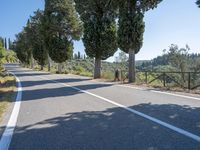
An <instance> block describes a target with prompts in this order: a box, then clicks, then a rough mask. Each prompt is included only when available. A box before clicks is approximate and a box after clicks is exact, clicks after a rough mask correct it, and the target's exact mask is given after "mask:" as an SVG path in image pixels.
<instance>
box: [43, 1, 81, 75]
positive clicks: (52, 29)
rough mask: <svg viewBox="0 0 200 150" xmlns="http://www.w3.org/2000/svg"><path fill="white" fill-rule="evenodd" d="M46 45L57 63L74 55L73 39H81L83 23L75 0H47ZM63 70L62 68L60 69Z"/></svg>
mask: <svg viewBox="0 0 200 150" xmlns="http://www.w3.org/2000/svg"><path fill="white" fill-rule="evenodd" d="M44 12H45V23H44V27H45V30H46V33H45V45H46V48H47V49H48V51H49V55H50V57H51V59H52V60H53V61H55V62H57V63H62V62H65V61H66V60H67V59H69V58H71V57H72V54H73V40H79V38H80V36H81V33H82V24H81V22H80V20H79V18H78V14H77V13H76V10H75V6H74V1H73V0H63V1H58V0H45V11H44ZM58 71H59V72H61V70H60V69H58Z"/></svg>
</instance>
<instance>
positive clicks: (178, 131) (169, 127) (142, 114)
mask: <svg viewBox="0 0 200 150" xmlns="http://www.w3.org/2000/svg"><path fill="white" fill-rule="evenodd" d="M38 77H39V76H38ZM39 78H41V79H45V80H49V81H52V82H54V83H59V84H61V85H64V86H67V87H71V88H72V89H75V90H77V91H80V92H82V93H86V94H88V95H91V96H94V97H96V98H99V99H101V100H103V101H106V102H108V103H110V104H113V105H115V106H118V107H121V108H123V109H125V110H127V111H129V112H132V113H134V114H136V115H138V116H140V117H143V118H145V119H148V120H150V121H152V122H154V123H157V124H159V125H161V126H164V127H166V128H168V129H171V130H173V131H175V132H177V133H180V134H182V135H184V136H187V137H189V138H191V139H193V140H195V141H197V142H200V136H198V135H195V134H193V133H190V132H188V131H186V130H183V129H181V128H178V127H175V126H173V125H171V124H169V123H166V122H163V121H161V120H159V119H156V118H154V117H151V116H149V115H146V114H144V113H141V112H139V111H137V110H134V109H132V108H129V107H127V106H125V105H122V104H119V103H116V102H114V101H112V100H109V99H107V98H104V97H101V96H99V95H96V94H93V93H91V92H88V91H85V90H82V89H80V88H77V87H75V86H72V85H69V84H65V83H61V82H58V81H55V80H51V79H48V78H45V77H39Z"/></svg>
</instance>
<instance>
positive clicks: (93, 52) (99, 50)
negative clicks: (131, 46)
mask: <svg viewBox="0 0 200 150" xmlns="http://www.w3.org/2000/svg"><path fill="white" fill-rule="evenodd" d="M75 3H76V9H77V11H78V13H79V14H80V16H81V20H82V21H83V23H84V35H83V43H84V46H85V52H86V54H87V55H88V56H89V57H91V58H95V68H94V78H100V77H101V60H105V59H107V58H108V57H110V56H113V54H114V53H115V52H116V50H117V27H116V14H117V12H116V7H115V5H114V4H115V3H113V1H112V0H75Z"/></svg>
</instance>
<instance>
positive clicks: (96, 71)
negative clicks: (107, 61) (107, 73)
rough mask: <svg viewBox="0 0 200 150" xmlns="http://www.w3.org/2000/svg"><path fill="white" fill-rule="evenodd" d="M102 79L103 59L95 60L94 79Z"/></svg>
mask: <svg viewBox="0 0 200 150" xmlns="http://www.w3.org/2000/svg"><path fill="white" fill-rule="evenodd" d="M98 78H101V59H100V58H95V67H94V79H98Z"/></svg>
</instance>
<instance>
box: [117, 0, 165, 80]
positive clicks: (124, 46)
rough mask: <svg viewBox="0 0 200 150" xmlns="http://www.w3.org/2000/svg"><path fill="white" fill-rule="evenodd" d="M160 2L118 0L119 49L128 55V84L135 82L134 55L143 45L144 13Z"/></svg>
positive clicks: (157, 0)
mask: <svg viewBox="0 0 200 150" xmlns="http://www.w3.org/2000/svg"><path fill="white" fill-rule="evenodd" d="M161 1H162V0H118V1H116V2H118V6H119V29H118V44H119V48H120V49H121V50H123V51H124V52H126V53H129V82H135V54H137V53H138V52H139V50H140V49H141V47H142V44H143V34H144V30H145V23H144V13H145V12H146V11H148V10H149V9H153V8H155V7H156V6H157V5H158V3H160V2H161Z"/></svg>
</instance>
